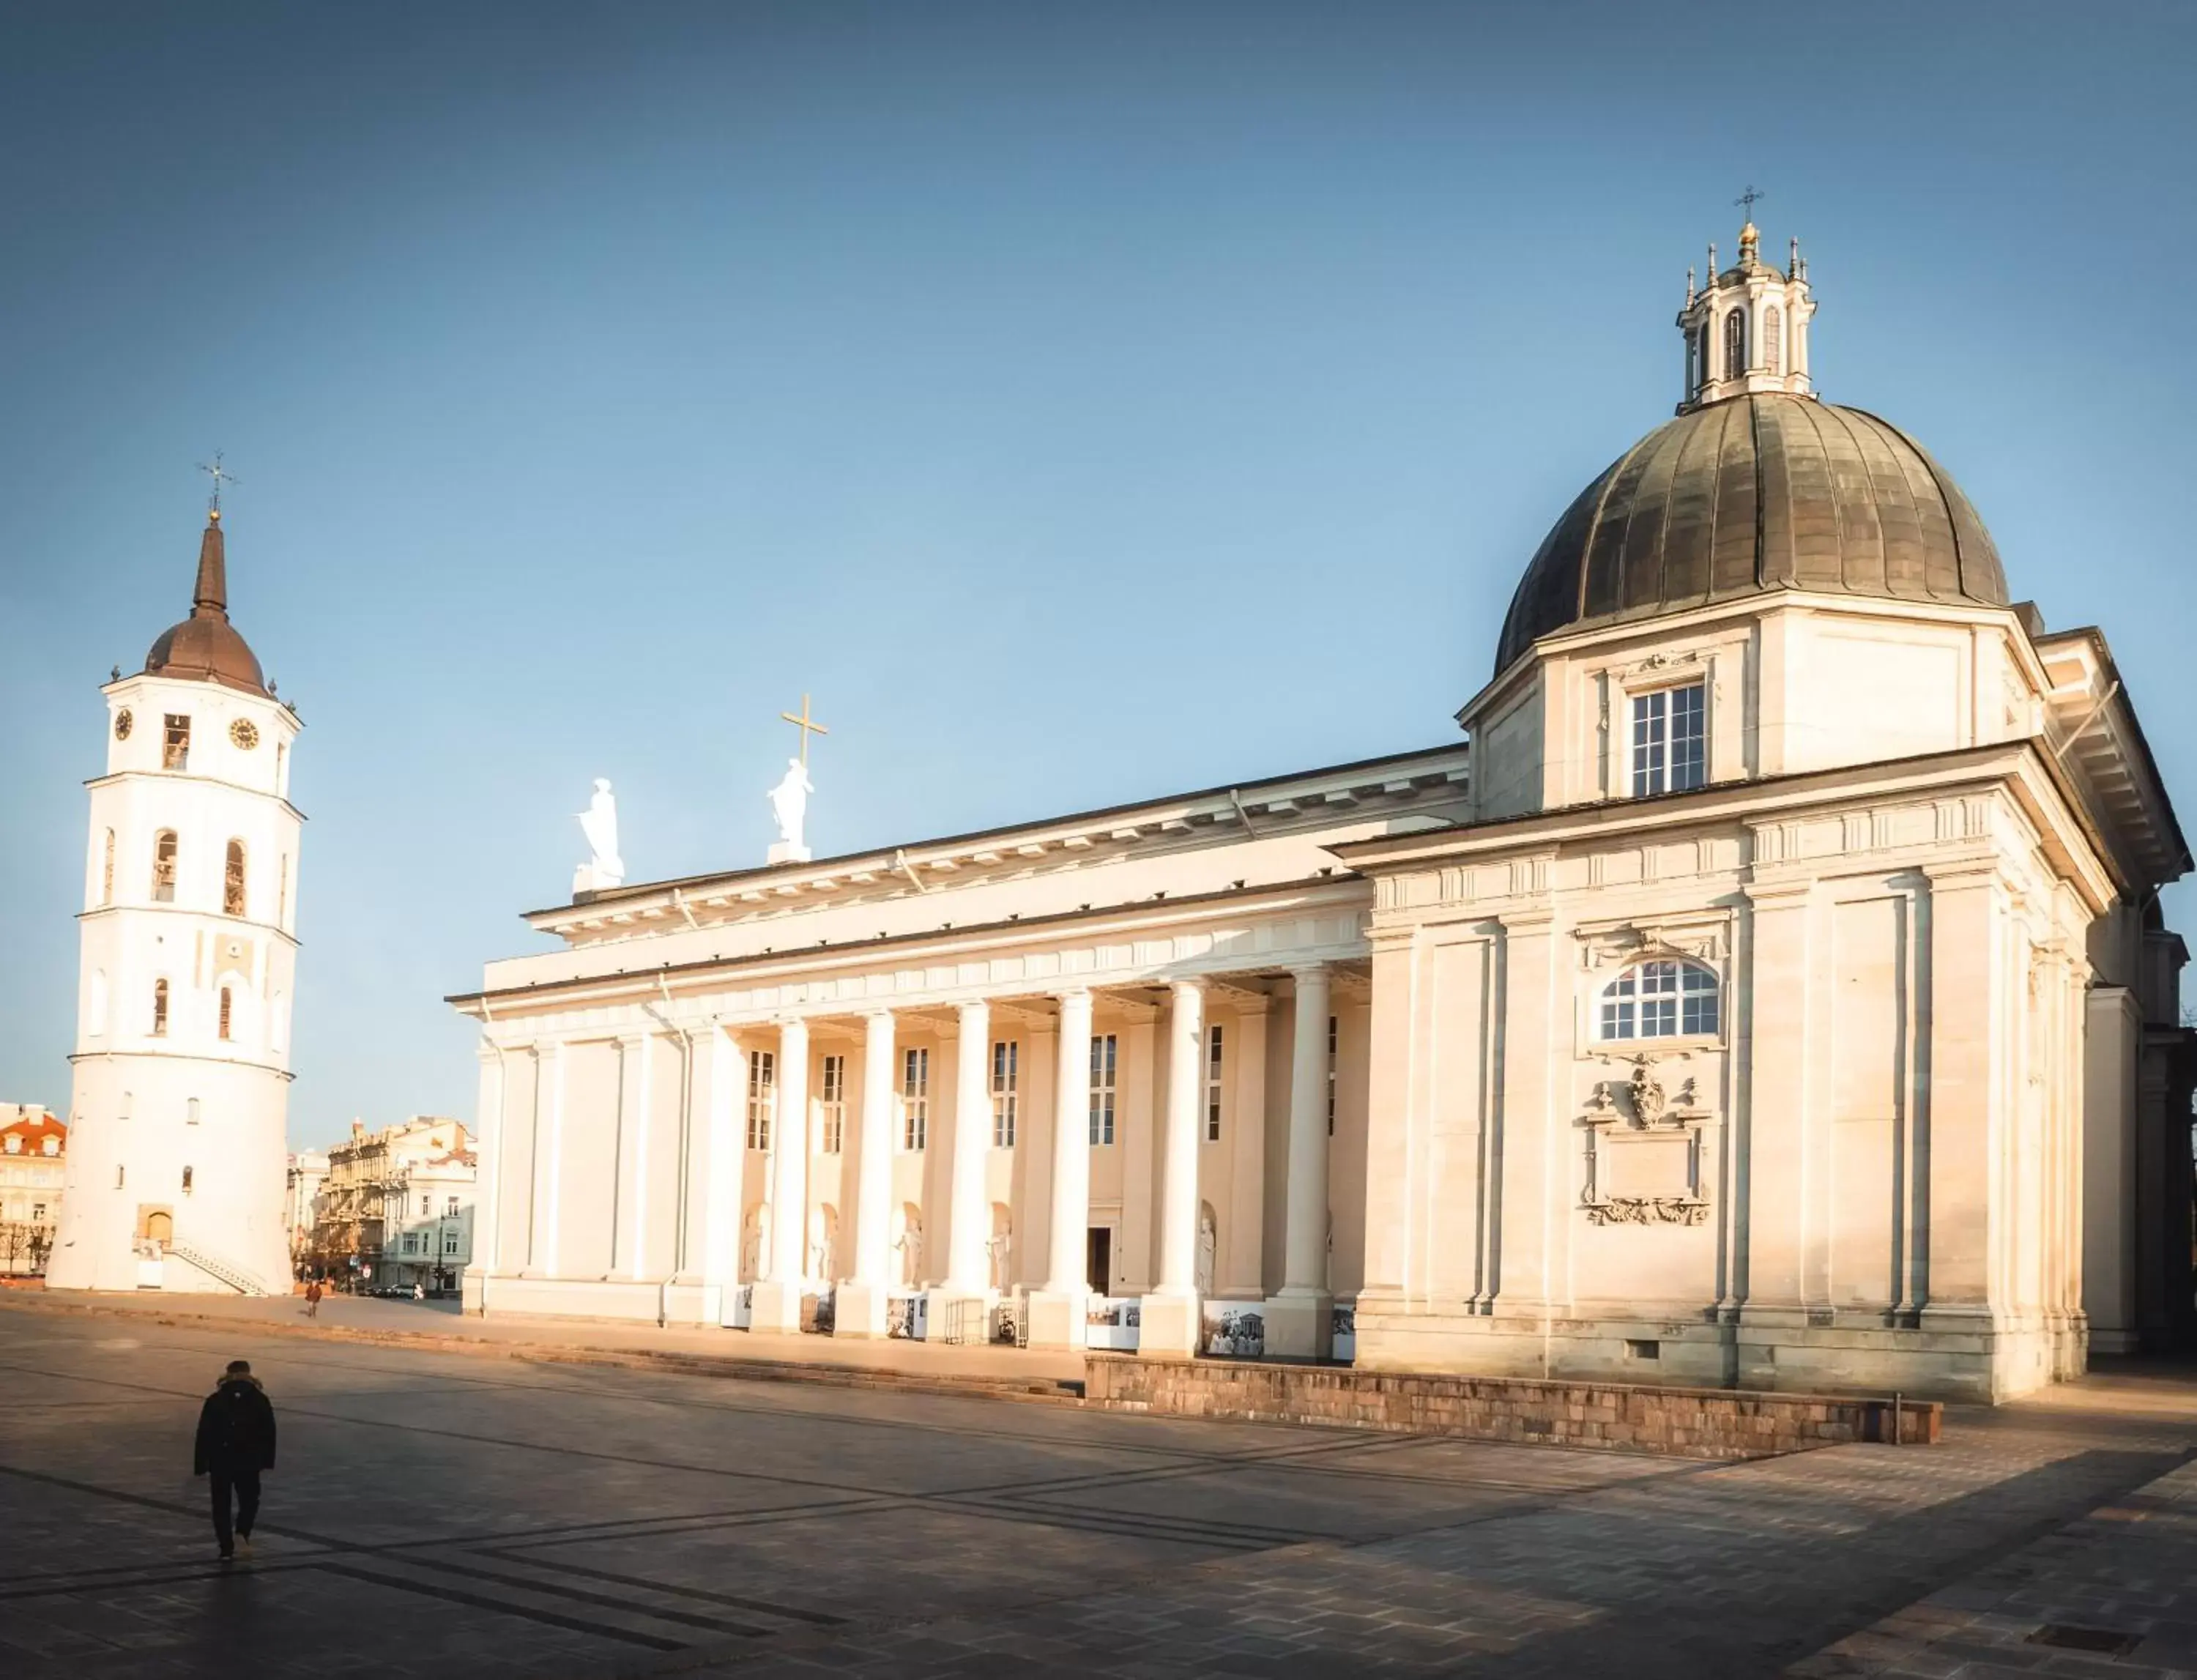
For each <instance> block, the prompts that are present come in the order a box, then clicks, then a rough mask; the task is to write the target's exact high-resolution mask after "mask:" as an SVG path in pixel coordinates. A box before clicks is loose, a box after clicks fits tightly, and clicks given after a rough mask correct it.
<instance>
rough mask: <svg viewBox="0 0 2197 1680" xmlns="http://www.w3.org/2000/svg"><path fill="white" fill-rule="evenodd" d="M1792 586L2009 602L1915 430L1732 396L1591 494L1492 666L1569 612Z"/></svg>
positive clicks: (1539, 566) (1981, 535)
mask: <svg viewBox="0 0 2197 1680" xmlns="http://www.w3.org/2000/svg"><path fill="white" fill-rule="evenodd" d="M1782 588H1796V589H1818V590H1823V591H1826V592H1829V593H1833V594H1852V595H1866V596H1871V597H1875V598H1877V599H1880V600H1916V601H1949V602H1960V601H1968V602H1973V603H1975V604H1977V605H1984V606H2004V605H2007V594H2006V577H2005V574H2004V573H2003V572H2002V571H2000V569H1999V560H1998V551H1997V548H1995V547H1992V546H1991V534H1990V533H1989V532H1988V531H1986V530H1985V529H1984V526H1983V521H1982V520H1980V519H1979V518H1977V517H1976V512H1975V509H1974V508H1973V507H1970V506H1969V505H1968V498H1967V497H1966V496H1964V495H1962V494H1961V490H1960V487H1959V486H1958V485H1957V484H1954V482H1953V481H1952V479H1951V478H1949V477H1948V476H1947V475H1946V473H1945V471H1944V470H1943V469H1942V468H1940V467H1939V466H1938V464H1937V463H1936V462H1935V461H1932V460H1931V459H1930V457H1929V456H1928V455H1926V454H1924V453H1923V451H1922V447H1921V446H1920V445H1919V444H1917V443H1916V442H1915V440H1914V439H1913V438H1911V437H1908V436H1907V434H1906V433H1904V432H1901V431H1900V430H1899V429H1898V427H1897V426H1892V425H1889V424H1888V423H1887V422H1886V421H1884V420H1879V419H1878V418H1877V417H1876V416H1875V415H1874V414H1864V412H1863V411H1862V410H1860V409H1858V408H1836V407H1834V406H1833V405H1832V404H1830V403H1819V402H1817V401H1816V400H1815V399H1814V398H1812V397H1793V396H1784V395H1778V394H1761V395H1754V396H1747V397H1732V398H1730V399H1729V400H1727V401H1725V402H1721V403H1710V404H1708V405H1707V406H1705V407H1702V408H1696V409H1694V410H1692V411H1691V412H1690V413H1687V414H1681V415H1679V416H1678V419H1676V420H1672V421H1671V422H1670V423H1669V424H1668V425H1667V426H1659V427H1658V428H1657V429H1656V430H1655V431H1654V432H1649V434H1648V435H1647V436H1646V437H1643V438H1642V439H1641V440H1640V441H1639V442H1638V443H1635V444H1634V445H1633V446H1632V448H1631V449H1627V450H1626V452H1625V453H1624V454H1623V455H1620V456H1619V457H1618V458H1617V460H1616V461H1614V462H1613V463H1611V465H1610V466H1609V469H1608V470H1607V471H1606V472H1603V474H1602V476H1601V477H1599V478H1597V479H1596V480H1595V481H1594V482H1593V483H1592V484H1589V485H1588V486H1587V487H1586V488H1585V490H1582V491H1580V495H1579V498H1578V500H1577V501H1574V502H1573V503H1572V505H1571V506H1570V507H1568V508H1567V509H1566V510H1565V512H1564V515H1563V517H1562V518H1560V519H1558V520H1557V521H1556V527H1555V529H1554V530H1551V531H1550V533H1549V534H1548V536H1546V537H1545V538H1544V539H1543V541H1542V543H1541V546H1540V548H1539V551H1538V552H1537V553H1535V554H1534V556H1533V562H1532V564H1531V565H1528V566H1527V568H1526V575H1525V576H1524V577H1523V578H1522V579H1521V580H1520V582H1519V584H1518V592H1517V594H1515V595H1514V596H1512V597H1511V600H1510V612H1509V614H1508V615H1507V616H1506V617H1504V621H1503V639H1502V641H1501V644H1500V645H1499V646H1498V649H1497V651H1496V655H1495V669H1496V670H1497V672H1498V674H1499V673H1501V672H1502V671H1504V670H1506V669H1509V668H1510V662H1511V661H1512V660H1514V659H1516V658H1518V657H1519V655H1521V654H1522V653H1524V652H1526V651H1527V649H1528V648H1530V647H1531V646H1533V643H1534V642H1535V641H1537V640H1539V639H1540V638H1541V637H1543V636H1545V635H1548V634H1551V633H1552V632H1554V631H1557V630H1562V629H1569V628H1570V627H1572V626H1574V625H1582V624H1589V623H1604V622H1607V623H1621V622H1623V621H1625V620H1626V619H1632V618H1646V617H1655V616H1656V615H1657V614H1660V613H1666V612H1677V611H1683V610H1684V609H1686V608H1688V607H1694V606H1701V605H1706V604H1707V603H1709V602H1711V601H1718V600H1730V599H1734V598H1736V597H1739V596H1743V595H1749V594H1766V593H1768V592H1769V591H1771V590H1774V589H1782Z"/></svg>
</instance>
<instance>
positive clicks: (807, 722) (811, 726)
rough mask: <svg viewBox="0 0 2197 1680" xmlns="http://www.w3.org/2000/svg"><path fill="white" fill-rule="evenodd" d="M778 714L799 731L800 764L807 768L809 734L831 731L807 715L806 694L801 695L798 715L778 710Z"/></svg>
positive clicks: (824, 733)
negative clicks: (799, 713)
mask: <svg viewBox="0 0 2197 1680" xmlns="http://www.w3.org/2000/svg"><path fill="white" fill-rule="evenodd" d="M779 715H780V717H782V718H784V719H785V721H787V722H788V723H791V725H793V726H794V727H796V728H797V729H798V730H800V731H801V766H802V768H803V769H804V770H805V769H807V768H809V737H810V736H811V735H828V734H830V733H832V732H831V731H830V730H829V729H826V727H824V726H823V725H822V724H820V723H818V722H816V721H814V719H812V718H811V717H810V716H809V697H808V696H807V695H806V694H803V696H802V697H801V715H800V716H798V717H796V716H795V715H793V714H792V713H791V712H780V714H779Z"/></svg>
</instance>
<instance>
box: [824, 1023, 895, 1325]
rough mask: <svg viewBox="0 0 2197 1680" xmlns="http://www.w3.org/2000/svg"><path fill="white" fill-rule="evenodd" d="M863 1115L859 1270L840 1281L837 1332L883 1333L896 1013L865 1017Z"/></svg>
mask: <svg viewBox="0 0 2197 1680" xmlns="http://www.w3.org/2000/svg"><path fill="white" fill-rule="evenodd" d="M862 1029H863V1031H862V1119H861V1129H860V1131H859V1132H858V1133H856V1134H855V1272H854V1275H853V1276H852V1277H849V1278H848V1280H847V1281H846V1282H845V1283H842V1284H841V1285H840V1286H839V1295H838V1306H837V1307H836V1308H835V1316H834V1318H833V1319H832V1335H868V1336H881V1335H884V1333H885V1295H886V1292H887V1291H888V1290H889V1289H890V1288H891V1286H892V1150H893V1135H892V1122H893V1074H894V1069H893V1061H894V1056H893V1050H894V1045H893V1016H892V1011H890V1010H889V1009H880V1010H876V1011H872V1013H870V1014H868V1015H866V1016H864V1017H862Z"/></svg>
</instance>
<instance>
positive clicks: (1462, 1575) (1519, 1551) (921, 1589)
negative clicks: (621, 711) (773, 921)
mask: <svg viewBox="0 0 2197 1680" xmlns="http://www.w3.org/2000/svg"><path fill="white" fill-rule="evenodd" d="M415 1322H418V1321H416V1320H415ZM234 1357H243V1358H249V1359H251V1360H252V1364H253V1366H254V1369H255V1370H258V1372H259V1373H260V1374H261V1375H262V1376H263V1377H264V1379H265V1382H266V1384H267V1387H268V1389H269V1392H270V1394H271V1396H272V1397H273V1399H274V1400H275V1405H276V1407H277V1409H278V1411H279V1413H280V1416H281V1427H282V1438H281V1458H280V1462H279V1463H278V1465H277V1467H276V1469H275V1471H274V1473H273V1474H271V1475H270V1477H269V1478H268V1481H267V1499H266V1504H265V1508H264V1515H263V1519H262V1522H261V1526H260V1530H259V1537H258V1555H257V1556H256V1557H255V1558H254V1559H253V1560H252V1561H251V1562H250V1563H249V1564H248V1565H239V1566H236V1567H231V1568H229V1569H226V1570H224V1569H223V1567H221V1566H220V1565H219V1564H218V1563H217V1561H215V1559H214V1557H213V1547H212V1538H211V1534H210V1532H209V1527H208V1525H207V1523H206V1518H205V1515H204V1511H203V1504H204V1484H203V1483H201V1482H198V1481H194V1480H192V1479H191V1478H190V1477H189V1476H188V1469H189V1453H190V1438H191V1429H192V1424H193V1422H194V1418H195V1415H196V1411H197V1405H198V1400H199V1399H200V1396H202V1395H203V1394H204V1393H206V1391H207V1390H208V1389H209V1388H210V1387H212V1382H213V1381H214V1379H215V1377H216V1376H217V1374H218V1372H219V1370H220V1369H221V1366H222V1364H223V1362H225V1361H226V1360H227V1359H229V1358H234ZM2194 1446H2197V1401H2193V1398H2192V1393H2191V1389H2190V1387H2188V1385H2186V1384H2185V1383H2183V1382H2180V1381H2178V1380H2176V1379H2175V1378H2173V1377H2171V1376H2139V1375H2133V1374H2131V1375H2126V1376H2116V1377H2107V1378H2101V1379H2092V1380H2091V1381H2090V1382H2088V1383H2086V1384H2084V1385H2082V1386H2081V1387H2078V1388H2075V1389H2072V1390H2063V1391H2060V1392H2057V1393H2053V1394H2051V1395H2049V1396H2047V1397H2045V1398H2043V1399H2040V1400H2038V1401H2036V1402H2032V1403H2027V1404H2024V1405H2018V1406H2013V1407H2008V1408H2004V1409H2002V1410H2000V1411H1996V1412H1989V1413H1986V1412H1981V1411H1956V1412H1955V1413H1953V1414H1951V1416H1950V1417H1949V1420H1948V1427H1947V1430H1946V1442H1945V1445H1942V1446H1939V1447H1936V1448H1907V1449H1900V1448H1895V1447H1882V1446H1852V1447H1840V1448H1835V1449H1830V1450H1828V1451H1818V1452H1813V1453H1808V1454H1804V1455H1800V1456H1796V1457H1788V1458H1783V1459H1776V1460H1771V1461H1765V1462H1760V1463H1748V1464H1736V1465H1704V1464H1699V1463H1674V1462H1670V1461H1664V1460H1656V1459H1649V1458H1644V1457H1623V1456H1619V1455H1614V1454H1601V1453H1588V1452H1572V1451H1555V1450H1550V1449H1539V1448H1527V1447H1510V1446H1496V1445H1479V1444H1474V1443H1466V1442H1458V1441H1446V1440H1423V1439H1409V1438H1400V1437H1394V1436H1381V1437H1366V1436H1359V1435H1354V1434H1343V1433H1339V1432H1333V1431H1321V1430H1314V1429H1301V1428H1265V1427H1251V1426H1247V1425H1242V1424H1220V1423H1203V1422H1189V1421H1183V1420H1169V1419H1152V1418H1141V1417H1134V1416H1118V1415H1109V1414H1104V1413H1097V1412H1092V1411H1083V1410H1081V1409H1080V1408H1077V1407H1075V1406H1072V1405H1045V1404H1036V1405H1019V1404H1012V1403H1009V1402H1006V1401H1000V1400H994V1399H978V1398H965V1397H961V1396H958V1395H949V1394H937V1393H907V1392H893V1391H887V1390H873V1389H864V1388H849V1387H818V1386H809V1385H804V1384H794V1383H786V1382H745V1381H728V1380H725V1379H723V1378H721V1377H710V1376H690V1375H683V1374H679V1373H675V1372H667V1371H662V1370H635V1369H623V1368H617V1367H611V1366H595V1365H571V1364H543V1363H536V1362H534V1361H531V1360H527V1359H519V1358H485V1357H482V1355H481V1353H479V1352H478V1351H475V1352H472V1353H467V1352H460V1351H455V1350H449V1351H446V1350H444V1349H442V1348H438V1347H427V1346H411V1345H406V1346H385V1345H374V1344H370V1343H365V1342H360V1341H338V1340H333V1339H324V1338H320V1337H310V1336H304V1335H294V1334H293V1335H283V1334H278V1333H275V1332H274V1331H272V1330H270V1329H269V1328H268V1326H267V1325H265V1324H255V1323H253V1322H252V1321H251V1320H250V1319H248V1318H240V1319H239V1320H238V1322H237V1323H236V1324H235V1326H234V1327H233V1328H232V1327H229V1326H228V1325H219V1324H206V1323H203V1322H178V1323H173V1324H164V1323H162V1322H160V1321H159V1318H157V1317H156V1316H154V1315H153V1314H149V1313H136V1314H126V1315H125V1314H109V1313H100V1314H86V1313H79V1312H55V1311H51V1310H49V1309H48V1308H47V1307H45V1306H38V1305H33V1304H31V1303H13V1302H6V1301H0V1512H4V1516H0V1536H4V1538H5V1542H6V1544H7V1563H8V1567H7V1569H6V1571H5V1572H4V1574H0V1673H5V1674H7V1675H9V1676H10V1677H20V1680H32V1677H44V1676H49V1675H50V1676H61V1675H67V1676H71V1677H84V1680H105V1677H123V1676H127V1677H133V1680H135V1677H140V1676H148V1677H149V1676H180V1675H198V1674H212V1673H237V1674H250V1675H254V1676H263V1675H264V1676H291V1675H298V1676H303V1675H309V1674H310V1675H316V1676H319V1675H343V1674H359V1675H382V1674H387V1675H409V1674H415V1673H416V1674H420V1675H427V1674H433V1675H436V1676H438V1677H442V1680H448V1677H451V1676H453V1675H466V1676H472V1675H477V1674H478V1675H520V1674H524V1675H529V1676H539V1675H616V1674H635V1675H641V1674H673V1673H676V1674H693V1675H717V1674H726V1675H733V1674H737V1675H741V1676H747V1675H776V1674H825V1673H862V1674H873V1675H902V1674H907V1675H1005V1674H1017V1673H1026V1672H1034V1671H1041V1670H1043V1669H1046V1668H1050V1669H1052V1670H1055V1671H1063V1672H1090V1673H1104V1674H1113V1675H1120V1676H1139V1677H1159V1676H1171V1675H1191V1674H1231V1675H1266V1674H1272V1675H1280V1674H1355V1673H1374V1672H1395V1673H1416V1672H1429V1673H1432V1672H1443V1673H1460V1674H1481V1673H1487V1674H1504V1675H1514V1674H1515V1675H1546V1676H1557V1675H1581V1674H1602V1673H1608V1674H1624V1675H1628V1676H1665V1675H1667V1676H1673V1677H1676V1676H1681V1675H1683V1676H1688V1677H1699V1676H1703V1675H1748V1674H1777V1673H1779V1672H1781V1671H1784V1670H1786V1669H1787V1668H1788V1667H1790V1666H1794V1665H1800V1666H1801V1668H1802V1671H1804V1672H1806V1673H1808V1674H1811V1675H1845V1674H1862V1673H1870V1672H1892V1673H1898V1674H1902V1675H1907V1674H1913V1675H1926V1674H1927V1675H1954V1674H1961V1675H1970V1676H1982V1675H1986V1674H1991V1673H2008V1672H2014V1671H2025V1672H2026V1671H2039V1672H2051V1673H2060V1674H2084V1673H2096V1674H2101V1675H2103V1674H2117V1675H2129V1674H2131V1673H2138V1674H2142V1673H2159V1672H2165V1671H2167V1670H2168V1668H2169V1666H2171V1663H2170V1657H2171V1656H2180V1655H2183V1654H2187V1652H2188V1650H2189V1649H2190V1646H2189V1644H2188V1639H2187V1633H2188V1630H2187V1629H2186V1628H2185V1629H2183V1631H2180V1632H2177V1631H2176V1630H2177V1628H2178V1627H2181V1624H2180V1623H2179V1622H2177V1620H2176V1617H2177V1613H2178V1610H2179V1607H2180V1605H2181V1602H2182V1601H2181V1598H2180V1595H2182V1594H2183V1593H2185V1592H2187V1591H2188V1586H2187V1582H2188V1578H2189V1568H2188V1565H2189V1561H2190V1559H2191V1556H2192V1545H2191V1541H2190V1538H2189V1537H2188V1535H2187V1534H2185V1532H2184V1530H2185V1526H2186V1525H2187V1524H2188V1522H2189V1521H2190V1519H2188V1517H2187V1516H2186V1515H2185V1513H2187V1512H2188V1510H2189V1509H2190V1507H2191V1504H2192V1503H2193V1501H2192V1498H2191V1492H2190V1491H2189V1490H2188V1489H2185V1488H2184V1486H2183V1482H2184V1480H2186V1478H2187V1475H2188V1473H2183V1474H2182V1475H2177V1474H2176V1473H2177V1468H2178V1467H2179V1466H2180V1465H2181V1463H2182V1462H2183V1458H2184V1457H2185V1455H2186V1454H2187V1453H2188V1451H2190V1449H2191V1448H2192V1447H2194ZM2117 1513H2118V1514H2119V1515H2116V1514H2117ZM2147 1569H2148V1571H2149V1573H2148V1575H2143V1573H2142V1572H2143V1571H2144V1570H2147ZM2132 1576H2140V1577H2142V1578H2141V1579H2133V1580H2132V1579H2131V1578H2132ZM2039 1627H2050V1628H2055V1629H2057V1630H2059V1632H2057V1633H2055V1635H2054V1636H2053V1637H2055V1638H2057V1637H2062V1636H2065V1635H2069V1634H2070V1631H2071V1630H2072V1637H2073V1638H2074V1643H2073V1644H2072V1645H2069V1644H2050V1643H2047V1644H2039V1643H2038V1642H2035V1641H2034V1640H2033V1639H2032V1637H2031V1636H2032V1634H2033V1633H2034V1632H2035V1631H2036V1630H2037V1629H2038V1628H2039ZM2103 1635H2110V1636H2112V1637H2115V1638H2117V1639H2119V1640H2120V1641H2121V1642H2122V1643H2121V1647H2120V1648H2119V1651H2118V1653H2117V1654H2114V1655H2110V1656H2109V1655H2101V1654H2090V1652H2089V1648H2086V1647H2085V1646H2084V1643H2083V1641H2084V1639H2085V1638H2089V1639H2091V1640H2092V1641H2093V1642H2095V1640H2096V1638H2097V1637H2101V1636H2103ZM2177 1641H2179V1643H2177ZM1994 1653H1997V1655H1998V1656H2003V1657H2004V1658H2005V1659H2006V1660H2004V1661H2003V1662H1999V1661H1998V1660H1997V1657H1995V1656H1994ZM1985 1663H1989V1664H1990V1665H1991V1666H1979V1665H1980V1664H1985Z"/></svg>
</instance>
